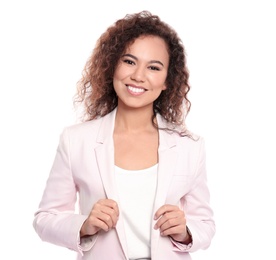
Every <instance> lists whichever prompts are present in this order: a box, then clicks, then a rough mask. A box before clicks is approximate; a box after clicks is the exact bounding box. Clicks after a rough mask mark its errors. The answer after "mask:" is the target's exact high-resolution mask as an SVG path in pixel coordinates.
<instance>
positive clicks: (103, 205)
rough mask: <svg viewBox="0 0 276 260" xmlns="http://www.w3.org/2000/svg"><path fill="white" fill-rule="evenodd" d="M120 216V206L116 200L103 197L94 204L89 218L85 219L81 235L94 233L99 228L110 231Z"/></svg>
mask: <svg viewBox="0 0 276 260" xmlns="http://www.w3.org/2000/svg"><path fill="white" fill-rule="evenodd" d="M118 217H119V208H118V205H117V203H116V201H114V200H111V199H101V200H99V201H98V202H97V203H95V204H94V206H93V208H92V210H91V212H90V214H89V216H88V218H87V219H86V220H85V221H84V223H83V225H82V227H81V231H80V236H81V237H83V236H86V235H94V234H96V233H97V232H98V231H99V230H101V229H102V230H104V231H108V230H110V229H111V228H114V227H115V226H116V224H117V221H118Z"/></svg>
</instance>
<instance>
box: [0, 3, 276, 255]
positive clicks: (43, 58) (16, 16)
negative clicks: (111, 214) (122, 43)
mask: <svg viewBox="0 0 276 260" xmlns="http://www.w3.org/2000/svg"><path fill="white" fill-rule="evenodd" d="M272 3H273V1H266V0H260V1H254V0H253V1H243V0H240V1H212V0H211V1H210V0H208V1H173V0H171V1H146V0H144V1H142V0H140V1H130V0H124V1H123V0H118V1H104V0H102V1H99V2H96V1H92V0H91V1H81V0H78V1H77V0H75V1H71V0H67V1H59V0H55V1H39V0H37V1H30V0H25V1H20V0H17V1H1V3H0V27H1V28H0V29H1V30H0V34H1V39H0V45H1V47H0V97H1V102H0V113H1V115H0V119H1V127H0V131H1V134H0V142H1V143H0V152H1V157H0V160H1V161H0V162H1V163H0V173H1V187H0V192H1V193H0V200H1V201H0V203H1V215H0V217H1V222H0V225H1V227H0V234H1V238H0V239H1V249H2V250H1V253H0V254H1V255H0V258H1V259H39V260H44V259H47V260H48V259H75V254H74V252H72V251H69V250H67V249H64V248H59V247H56V246H54V245H51V244H48V243H45V242H42V241H41V240H40V239H39V237H38V236H37V235H36V233H35V232H34V230H33V227H32V221H33V214H34V212H35V210H36V209H37V207H38V203H39V201H40V198H41V195H42V191H43V189H44V185H45V181H46V179H47V177H48V174H49V170H50V167H51V164H52V161H53V157H54V155H55V150H56V147H57V144H58V138H59V134H60V133H61V131H62V129H63V127H65V126H67V125H70V124H73V123H74V122H75V120H76V118H75V114H74V112H73V109H72V98H73V95H74V93H75V86H76V82H77V81H78V80H79V78H80V75H81V71H82V69H83V66H84V64H85V61H86V59H87V58H88V56H89V55H90V53H91V51H92V49H93V47H94V44H95V41H96V39H97V38H98V37H99V36H100V34H101V33H102V32H103V31H104V30H105V29H106V28H107V26H109V25H111V24H112V23H113V22H115V20H117V19H119V18H122V17H123V16H124V15H125V14H126V13H132V12H137V11H141V10H144V9H147V10H149V11H151V12H152V13H154V14H157V15H159V16H160V18H161V19H163V20H164V21H166V22H167V23H169V24H170V25H171V26H173V27H174V28H175V29H176V31H177V32H178V33H179V35H180V37H181V38H182V40H183V42H184V45H185V46H186V51H187V59H188V66H189V69H190V73H191V78H190V83H191V86H192V89H191V92H190V96H189V97H190V99H191V102H192V109H191V112H190V114H189V116H188V119H187V123H188V126H189V127H190V129H191V130H193V131H194V132H197V133H198V134H200V135H202V136H204V137H205V139H206V149H207V167H208V176H209V186H210V190H211V196H212V197H211V203H212V206H213V208H214V211H215V219H216V225H217V233H216V236H215V238H214V240H213V243H212V245H211V247H210V248H209V249H208V250H207V251H200V252H198V253H194V254H193V256H194V257H193V259H194V260H203V259H204V260H214V259H220V260H221V259H223V260H232V259H239V260H243V259H246V260H247V259H265V260H270V259H276V253H275V250H274V249H275V233H276V228H275V222H276V221H275V218H276V214H275V202H274V200H275V198H276V192H275V179H274V178H275V175H276V166H275V161H276V158H275V154H276V152H275V147H276V139H275V132H276V127H275V121H276V120H275V118H276V117H275V112H276V104H275V88H276V80H275V74H276V73H275V60H276V51H275V48H276V40H275V31H276V30H275V25H276V16H275V13H276V12H275V11H276V10H275V7H273V4H272ZM2 255H3V256H4V255H5V258H4V257H3V256H2Z"/></svg>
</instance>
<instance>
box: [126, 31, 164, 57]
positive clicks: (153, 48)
mask: <svg viewBox="0 0 276 260" xmlns="http://www.w3.org/2000/svg"><path fill="white" fill-rule="evenodd" d="M125 53H131V54H132V55H134V56H136V57H137V58H138V59H139V58H145V59H158V58H159V59H163V60H168V59H169V53H168V46H167V44H166V42H165V41H164V39H162V38H161V37H158V36H152V35H146V36H140V37H139V38H137V39H135V40H134V41H133V42H132V43H130V44H129V45H128V47H127V48H126V50H125Z"/></svg>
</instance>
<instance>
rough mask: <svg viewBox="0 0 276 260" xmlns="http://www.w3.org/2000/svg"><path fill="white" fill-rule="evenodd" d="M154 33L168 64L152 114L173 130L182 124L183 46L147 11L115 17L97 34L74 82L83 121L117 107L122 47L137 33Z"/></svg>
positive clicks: (185, 73)
mask: <svg viewBox="0 0 276 260" xmlns="http://www.w3.org/2000/svg"><path fill="white" fill-rule="evenodd" d="M148 35H151V36H158V37H160V38H162V39H163V40H164V41H165V42H166V44H167V47H168V52H169V67H168V74H167V78H166V86H167V89H166V90H165V91H162V92H161V94H160V96H159V97H158V98H157V99H156V100H155V101H154V104H153V110H154V111H153V112H154V115H156V113H159V114H160V115H161V116H162V117H163V118H164V119H165V120H166V121H167V122H168V123H169V125H170V127H169V129H170V130H173V129H176V128H179V127H182V129H184V130H183V132H185V126H184V125H185V124H184V120H185V118H186V116H187V114H188V113H189V111H190V107H191V102H190V101H189V99H188V97H187V94H188V92H189V91H190V85H189V82H188V80H189V72H188V69H187V66H186V55H185V49H184V46H183V43H182V41H181V39H180V38H179V36H178V34H177V33H176V32H175V30H174V29H173V28H171V27H170V26H169V25H168V24H166V23H165V22H163V21H161V20H160V18H159V17H158V16H156V15H152V14H151V13H150V12H148V11H142V12H139V13H135V14H128V15H126V16H125V17H124V18H123V19H120V20H117V21H116V22H115V23H114V24H113V25H112V26H110V27H109V28H107V30H106V31H105V32H104V33H103V34H102V35H101V36H100V38H99V39H98V41H97V42H96V45H95V48H94V50H93V52H92V55H91V56H90V58H89V59H88V61H87V62H86V65H85V67H84V70H83V73H82V78H81V79H80V80H79V81H78V83H77V94H76V97H75V99H74V101H75V103H78V102H80V103H82V104H83V105H84V114H83V121H89V120H93V119H95V118H98V117H102V116H104V115H106V114H108V113H109V112H111V111H112V110H114V109H115V108H116V107H117V104H118V97H117V95H116V92H115V90H114V87H113V75H114V71H115V69H116V66H117V64H118V61H119V59H120V58H121V56H122V55H123V53H124V51H125V50H126V48H127V47H128V46H129V45H130V44H132V43H133V42H134V41H135V39H137V38H138V37H140V36H148Z"/></svg>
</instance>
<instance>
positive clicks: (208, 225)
mask: <svg viewBox="0 0 276 260" xmlns="http://www.w3.org/2000/svg"><path fill="white" fill-rule="evenodd" d="M197 142H199V143H198V149H197V153H196V154H195V156H196V157H195V159H194V160H195V162H196V163H195V168H194V176H193V181H192V184H191V189H190V190H189V192H188V193H187V194H186V195H185V196H184V197H183V198H182V199H181V205H182V207H183V210H184V212H185V215H186V220H187V227H188V229H189V232H190V233H191V235H192V240H193V242H192V246H189V247H187V246H186V245H180V244H178V247H179V249H180V250H186V251H189V252H194V251H197V250H199V249H207V248H208V247H209V246H210V244H211V240H212V238H213V236H214V234H215V222H214V219H213V210H212V208H211V207H210V192H209V188H208V185H207V174H206V153H205V142H204V139H203V138H200V139H199V140H198V141H197Z"/></svg>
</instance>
